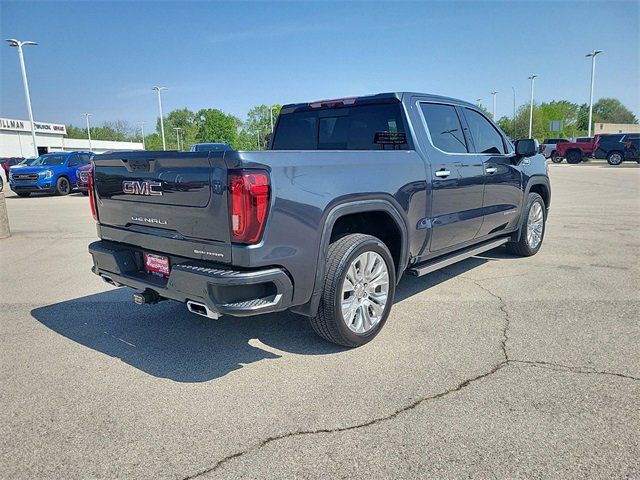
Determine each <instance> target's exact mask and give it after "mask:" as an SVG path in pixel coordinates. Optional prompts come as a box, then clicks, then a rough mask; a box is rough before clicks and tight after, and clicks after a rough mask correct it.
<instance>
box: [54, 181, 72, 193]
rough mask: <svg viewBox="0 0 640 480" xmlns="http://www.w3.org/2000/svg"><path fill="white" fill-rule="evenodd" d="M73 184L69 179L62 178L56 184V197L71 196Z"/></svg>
mask: <svg viewBox="0 0 640 480" xmlns="http://www.w3.org/2000/svg"><path fill="white" fill-rule="evenodd" d="M69 192H71V184H70V183H69V179H68V178H67V177H60V178H58V181H57V182H56V195H69Z"/></svg>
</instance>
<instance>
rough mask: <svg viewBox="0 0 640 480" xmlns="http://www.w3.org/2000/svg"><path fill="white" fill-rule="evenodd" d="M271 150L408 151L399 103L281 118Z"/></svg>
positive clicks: (302, 113) (296, 114)
mask: <svg viewBox="0 0 640 480" xmlns="http://www.w3.org/2000/svg"><path fill="white" fill-rule="evenodd" d="M271 148H272V149H273V150H316V149H317V150H382V149H384V148H387V149H394V148H395V149H408V148H409V144H408V142H407V138H406V136H405V131H404V122H403V117H402V110H401V109H400V104H399V103H387V104H370V105H356V106H352V107H347V108H335V109H318V110H312V111H304V112H294V113H284V114H281V115H280V118H279V120H278V126H277V128H276V132H275V137H274V139H273V145H272V147H271Z"/></svg>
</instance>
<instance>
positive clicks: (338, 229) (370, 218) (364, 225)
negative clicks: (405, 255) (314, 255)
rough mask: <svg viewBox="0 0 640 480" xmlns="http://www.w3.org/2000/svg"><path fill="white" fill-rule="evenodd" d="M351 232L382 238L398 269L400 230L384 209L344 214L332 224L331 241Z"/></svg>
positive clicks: (400, 246) (400, 250)
mask: <svg viewBox="0 0 640 480" xmlns="http://www.w3.org/2000/svg"><path fill="white" fill-rule="evenodd" d="M351 233H364V234H367V235H372V236H374V237H377V238H379V239H380V240H382V241H383V242H384V244H385V245H386V246H387V248H388V249H389V252H390V253H391V257H392V258H393V263H394V264H395V267H396V270H397V271H399V270H400V268H401V267H400V262H401V259H400V255H401V252H402V232H401V231H400V228H399V227H398V225H397V224H396V222H395V221H394V219H393V217H391V215H389V214H388V213H387V212H384V211H372V212H360V213H352V214H349V215H344V216H342V217H340V218H338V220H336V223H334V224H333V229H332V230H331V242H334V241H335V240H337V239H338V238H340V237H343V236H345V235H349V234H351Z"/></svg>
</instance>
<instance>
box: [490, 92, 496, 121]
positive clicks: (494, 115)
mask: <svg viewBox="0 0 640 480" xmlns="http://www.w3.org/2000/svg"><path fill="white" fill-rule="evenodd" d="M497 94H498V92H496V91H495V90H494V91H493V92H491V96H492V97H493V113H492V116H493V121H494V122H495V121H496V95H497Z"/></svg>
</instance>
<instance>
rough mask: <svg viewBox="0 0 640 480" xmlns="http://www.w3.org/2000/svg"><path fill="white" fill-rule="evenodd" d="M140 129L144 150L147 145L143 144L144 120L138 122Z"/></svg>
mask: <svg viewBox="0 0 640 480" xmlns="http://www.w3.org/2000/svg"><path fill="white" fill-rule="evenodd" d="M140 130H142V149H143V150H146V149H147V147H146V146H145V144H144V122H140Z"/></svg>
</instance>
